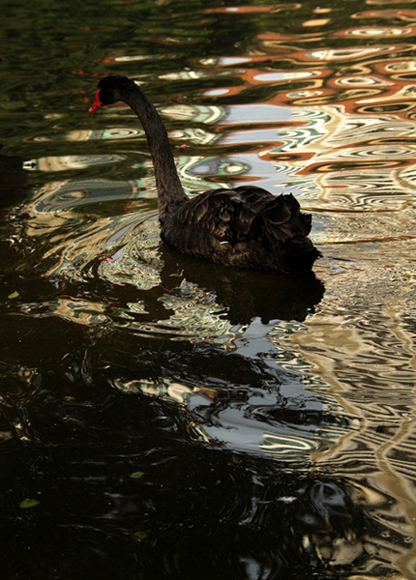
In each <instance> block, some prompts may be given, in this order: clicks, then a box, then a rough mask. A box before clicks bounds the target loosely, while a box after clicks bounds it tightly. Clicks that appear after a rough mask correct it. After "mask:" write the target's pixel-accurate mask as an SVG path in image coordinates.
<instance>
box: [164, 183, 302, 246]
mask: <svg viewBox="0 0 416 580" xmlns="http://www.w3.org/2000/svg"><path fill="white" fill-rule="evenodd" d="M176 220H177V223H181V224H182V225H187V226H190V227H192V228H198V229H199V230H201V231H204V232H206V233H208V234H211V235H213V236H214V237H216V238H217V239H218V240H219V241H222V242H227V243H230V244H232V245H236V244H237V243H239V242H247V241H248V240H253V239H255V240H257V241H258V242H259V243H260V244H261V245H263V246H265V247H267V248H269V249H274V248H276V247H277V246H278V245H279V244H280V245H281V244H282V243H284V242H285V241H286V240H287V239H288V238H291V239H296V238H300V239H301V238H302V239H303V238H304V237H306V236H307V235H308V233H309V231H310V228H311V218H310V216H307V215H304V214H302V213H301V212H300V206H299V203H298V202H297V200H296V199H295V197H293V195H292V194H289V195H280V196H278V197H276V196H274V195H272V194H271V193H269V192H268V191H266V190H264V189H261V188H260V187H253V186H242V187H238V188H236V189H218V190H214V191H206V192H205V193H202V194H201V195H198V196H196V197H195V198H193V199H192V200H190V201H189V202H188V203H186V204H185V205H184V206H183V207H182V208H181V209H180V210H179V211H178V212H177V214H176V215H175V221H176Z"/></svg>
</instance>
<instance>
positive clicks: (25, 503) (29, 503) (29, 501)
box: [20, 498, 39, 510]
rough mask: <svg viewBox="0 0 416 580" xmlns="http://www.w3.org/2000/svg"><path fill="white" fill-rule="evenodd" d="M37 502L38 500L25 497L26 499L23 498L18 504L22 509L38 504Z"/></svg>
mask: <svg viewBox="0 0 416 580" xmlns="http://www.w3.org/2000/svg"><path fill="white" fill-rule="evenodd" d="M38 503H39V502H38V501H37V500H36V499H30V498H27V499H24V500H23V501H22V503H21V504H20V507H21V508H22V509H23V510H24V509H26V508H30V507H33V506H35V505H38Z"/></svg>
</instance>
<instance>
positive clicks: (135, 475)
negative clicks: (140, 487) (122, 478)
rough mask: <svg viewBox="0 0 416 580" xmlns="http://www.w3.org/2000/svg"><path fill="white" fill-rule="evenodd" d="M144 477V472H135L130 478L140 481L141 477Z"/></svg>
mask: <svg viewBox="0 0 416 580" xmlns="http://www.w3.org/2000/svg"><path fill="white" fill-rule="evenodd" d="M143 475H144V471H134V472H133V473H130V476H129V477H131V478H132V479H140V478H141V477H143Z"/></svg>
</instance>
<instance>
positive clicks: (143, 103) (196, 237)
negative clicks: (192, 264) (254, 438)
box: [89, 76, 321, 273]
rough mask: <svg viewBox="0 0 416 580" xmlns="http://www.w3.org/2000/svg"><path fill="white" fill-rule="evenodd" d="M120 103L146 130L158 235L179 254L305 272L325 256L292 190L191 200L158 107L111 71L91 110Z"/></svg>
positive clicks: (221, 193)
mask: <svg viewBox="0 0 416 580" xmlns="http://www.w3.org/2000/svg"><path fill="white" fill-rule="evenodd" d="M116 101H123V102H124V103H126V104H127V105H129V106H130V107H131V108H132V109H133V111H134V112H135V113H136V114H137V116H138V117H139V119H140V121H141V123H142V125H143V129H144V131H145V133H146V137H147V141H148V144H149V149H150V153H151V155H152V158H153V166H154V170H155V176H156V187H157V192H158V207H159V220H160V223H161V226H162V231H161V237H162V239H163V240H164V241H165V242H166V243H167V244H168V245H169V246H171V247H173V248H175V249H176V250H178V251H179V252H182V253H184V254H189V255H191V256H194V257H197V258H204V259H207V260H211V261H212V262H216V263H218V264H223V265H225V266H236V267H239V268H251V269H260V270H265V271H269V272H283V273H292V272H302V271H303V272H304V271H308V270H310V269H311V267H312V265H313V263H314V261H315V260H316V258H318V257H319V256H320V255H321V254H320V252H319V251H318V250H317V249H316V248H315V247H314V245H313V244H312V242H311V240H310V239H309V238H308V234H309V232H310V229H311V216H310V215H308V214H303V213H301V211H300V206H299V203H298V201H297V200H296V199H295V198H294V197H293V195H292V194H289V195H280V196H277V197H276V196H274V195H272V194H271V193H269V192H268V191H265V190H264V189H261V188H260V187H253V186H242V187H236V188H235V189H216V190H210V191H206V192H204V193H202V194H200V195H198V196H195V197H193V198H192V199H189V198H188V197H187V195H186V194H185V192H184V190H183V188H182V185H181V182H180V180H179V176H178V173H177V170H176V167H175V162H174V159H173V155H172V150H171V146H170V142H169V139H168V135H167V133H166V129H165V127H164V125H163V122H162V119H161V118H160V116H159V114H158V113H157V111H156V108H155V107H154V105H153V104H152V103H151V101H150V100H149V99H148V97H147V96H146V95H145V93H144V92H143V91H142V89H141V88H140V87H139V86H138V85H137V84H136V83H134V82H133V81H132V80H130V79H128V78H126V77H121V76H109V77H106V78H103V79H102V80H101V81H100V82H99V83H98V90H97V94H96V97H95V102H94V104H93V105H92V107H91V108H90V110H89V112H90V113H92V112H93V111H95V110H96V109H97V108H99V107H102V106H103V105H109V104H111V103H115V102H116Z"/></svg>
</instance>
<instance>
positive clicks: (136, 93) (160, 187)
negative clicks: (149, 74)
mask: <svg viewBox="0 0 416 580" xmlns="http://www.w3.org/2000/svg"><path fill="white" fill-rule="evenodd" d="M120 96H121V100H123V101H124V102H125V103H126V104H127V105H129V106H130V107H131V108H132V109H133V111H134V112H135V113H136V115H137V116H138V117H139V119H140V122H141V124H142V125H143V129H144V132H145V133H146V137H147V142H148V144H149V149H150V153H151V155H152V159H153V167H154V170H155V176H156V187H157V193H158V207H159V219H160V221H161V222H162V223H163V222H164V221H165V220H166V218H167V217H168V216H169V214H170V213H172V212H174V211H175V210H176V209H177V208H178V206H179V205H180V204H181V203H183V202H184V201H186V200H187V199H188V198H187V196H186V194H185V192H184V190H183V187H182V184H181V182H180V180H179V175H178V172H177V170H176V166H175V161H174V159H173V155H172V149H171V146H170V143H169V138H168V134H167V132H166V129H165V126H164V125H163V122H162V119H161V118H160V116H159V113H158V112H157V111H156V108H155V106H154V105H153V104H152V102H151V101H150V100H149V99H148V98H147V96H146V95H145V93H144V92H143V91H142V90H141V88H140V87H138V86H137V85H136V84H135V83H133V82H132V83H131V85H130V87H129V90H121V91H120Z"/></svg>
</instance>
